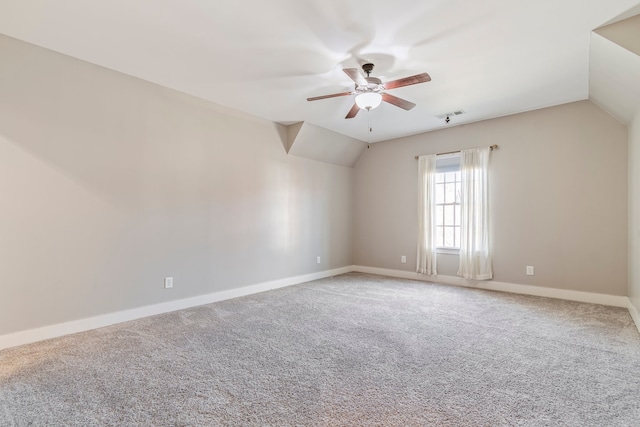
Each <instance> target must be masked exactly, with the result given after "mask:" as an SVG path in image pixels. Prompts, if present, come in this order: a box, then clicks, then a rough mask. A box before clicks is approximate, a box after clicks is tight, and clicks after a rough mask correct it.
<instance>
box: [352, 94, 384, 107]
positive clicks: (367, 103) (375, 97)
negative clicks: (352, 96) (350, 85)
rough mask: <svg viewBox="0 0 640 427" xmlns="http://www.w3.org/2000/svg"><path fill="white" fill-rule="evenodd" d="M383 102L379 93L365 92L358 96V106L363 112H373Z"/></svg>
mask: <svg viewBox="0 0 640 427" xmlns="http://www.w3.org/2000/svg"><path fill="white" fill-rule="evenodd" d="M381 102H382V95H380V94H379V93H378V92H365V93H361V94H360V95H358V96H356V104H358V107H360V108H361V109H363V110H367V111H369V110H373V109H374V108H376V107H378V106H379V105H380V103H381Z"/></svg>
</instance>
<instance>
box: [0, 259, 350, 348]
mask: <svg viewBox="0 0 640 427" xmlns="http://www.w3.org/2000/svg"><path fill="white" fill-rule="evenodd" d="M351 271H353V268H352V267H351V266H348V267H342V268H336V269H333V270H326V271H321V272H317V273H311V274H305V275H301V276H294V277H287V278H284V279H279V280H273V281H270V282H264V283H258V284H255V285H250V286H245V287H242V288H236V289H229V290H225V291H219V292H213V293H210V294H207V295H201V296H197V297H191V298H185V299H180V300H174V301H168V302H164V303H160V304H154V305H148V306H144V307H139V308H134V309H131V310H124V311H118V312H115V313H109V314H104V315H100V316H94V317H89V318H86V319H79V320H72V321H70V322H64V323H58V324H55V325H49V326H43V327H40V328H35V329H29V330H25V331H19V332H14V333H10V334H6V335H0V350H2V349H4V348H9V347H16V346H19V345H23V344H29V343H33V342H36V341H42V340H45V339H50V338H56V337H60V336H63V335H69V334H74V333H77V332H83V331H88V330H90V329H96V328H102V327H104V326H109V325H114V324H116V323H122V322H128V321H130V320H135V319H140V318H142V317H148V316H154V315H156V314H162V313H168V312H171V311H176V310H182V309H185V308H190V307H195V306H198V305H204V304H210V303H212V302H217V301H223V300H227V299H231V298H237V297H242V296H245V295H251V294H256V293H259V292H265V291H269V290H272V289H278V288H283V287H286V286H292V285H297V284H299V283H305V282H310V281H312V280H317V279H324V278H325V277H331V276H335V275H338V274H343V273H349V272H351Z"/></svg>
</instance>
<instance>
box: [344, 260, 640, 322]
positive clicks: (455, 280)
mask: <svg viewBox="0 0 640 427" xmlns="http://www.w3.org/2000/svg"><path fill="white" fill-rule="evenodd" d="M353 271H358V272H361V273H370V274H378V275H381V276H391V277H398V278H402V279H412V280H420V281H423V282H434V283H443V284H446V285H455V286H464V287H467V288H476V289H486V290H491V291H502V292H511V293H514V294H524V295H534V296H539V297H548V298H557V299H565V300H570V301H580V302H588V303H592V304H601V305H610V306H614V307H625V308H627V307H628V306H629V305H630V304H629V298H627V297H625V296H617V295H607V294H597V293H592V292H582V291H571V290H567V289H557V288H544V287H541V286H530V285H517V284H514V283H506V282H496V281H495V280H489V281H479V280H467V279H463V278H462V277H454V276H442V275H438V276H426V275H424V274H419V273H414V272H411V271H402V270H390V269H385V268H376V267H365V266H360V265H354V266H353ZM634 320H635V319H634ZM636 325H638V322H637V321H636Z"/></svg>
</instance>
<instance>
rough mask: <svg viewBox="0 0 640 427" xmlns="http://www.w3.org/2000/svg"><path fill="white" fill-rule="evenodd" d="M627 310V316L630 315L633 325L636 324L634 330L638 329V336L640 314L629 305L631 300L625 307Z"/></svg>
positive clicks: (639, 331)
mask: <svg viewBox="0 0 640 427" xmlns="http://www.w3.org/2000/svg"><path fill="white" fill-rule="evenodd" d="M627 308H628V309H629V314H630V315H631V318H632V319H633V323H635V324H636V328H638V333H639V334H640V312H639V311H638V309H637V308H636V307H635V306H634V305H633V304H632V303H631V300H629V305H628V306H627Z"/></svg>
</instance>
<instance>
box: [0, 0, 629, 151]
mask: <svg viewBox="0 0 640 427" xmlns="http://www.w3.org/2000/svg"><path fill="white" fill-rule="evenodd" d="M639 5H640V0H607V1H602V0H537V1H525V0H519V1H514V0H481V1H480V0H478V1H470V0H446V1H445V0H431V1H425V0H395V1H390V0H387V1H380V0H368V1H361V0H307V1H303V0H270V1H258V0H253V1H239V0H135V1H131V0H110V1H104V2H93V1H86V0H58V1H51V0H0V33H3V34H5V35H8V36H11V37H15V38H17V39H21V40H24V41H27V42H30V43H33V44H36V45H39V46H42V47H46V48H49V49H52V50H54V51H57V52H61V53H64V54H67V55H70V56H73V57H76V58H80V59H82V60H85V61H88V62H92V63H95V64H98V65H101V66H104V67H107V68H110V69H113V70H117V71H120V72H122V73H126V74H129V75H131V76H135V77H139V78H141V79H144V80H147V81H150V82H153V83H157V84H159V85H162V86H166V87H170V88H173V89H176V90H179V91H181V92H185V93H188V94H191V95H195V96H198V97H200V98H204V99H207V100H210V101H213V102H216V103H219V104H222V105H226V106H229V107H232V108H236V109H238V110H242V111H245V112H248V113H251V114H254V115H256V116H259V117H263V118H265V119H268V120H271V121H275V122H279V123H285V124H290V123H294V122H299V121H305V122H308V123H311V124H314V125H317V126H321V127H324V128H327V129H330V130H332V131H335V132H338V133H341V134H344V135H348V136H351V137H354V138H358V139H360V140H363V141H366V142H376V141H381V140H387V139H391V138H396V137H401V136H405V135H410V134H416V133H421V132H425V131H429V130H433V129H437V128H441V127H445V126H447V125H445V123H444V121H443V120H442V119H439V118H437V116H439V115H441V114H443V113H447V112H451V111H456V110H464V111H465V112H466V114H464V115H462V116H458V117H455V118H452V121H451V123H450V124H449V125H448V126H452V125H456V124H460V123H468V122H473V121H478V120H484V119H488V118H492V117H498V116H503V115H508V114H512V113H517V112H522V111H527V110H532V109H537V108H541V107H546V106H551V105H557V104H562V103H566V102H571V101H576V100H581V99H587V98H588V96H589V93H588V91H589V43H590V34H591V30H593V29H595V28H597V27H599V26H601V25H603V24H605V23H607V22H611V21H612V20H614V19H615V18H616V17H617V16H619V15H622V14H623V13H625V12H626V11H628V10H630V9H632V8H637V7H638V6H639ZM368 61H371V62H374V63H375V64H376V69H375V70H374V72H373V74H372V75H374V76H376V77H380V78H382V80H383V81H385V80H393V79H396V78H400V77H406V76H409V75H414V74H418V73H421V72H428V73H429V74H430V75H431V77H432V79H433V80H432V81H431V82H429V83H424V84H418V85H414V86H408V87H404V88H398V89H394V90H392V91H390V93H392V94H393V95H396V96H399V97H402V98H405V99H407V100H409V101H411V102H414V103H416V104H417V107H415V108H414V109H413V110H411V111H404V110H401V109H399V108H397V107H394V106H392V105H390V104H384V103H383V105H382V106H380V107H379V108H377V109H376V110H373V111H371V112H370V113H367V112H365V111H361V112H360V113H359V114H358V116H357V117H356V118H355V119H351V120H345V119H344V116H345V115H346V114H347V112H348V111H349V108H350V107H351V105H352V104H353V99H352V97H351V96H349V97H342V98H332V99H325V100H321V101H314V102H307V101H306V98H308V97H311V96H317V95H324V94H328V93H334V92H342V91H346V90H351V89H352V88H353V84H352V82H351V80H350V79H349V78H348V77H347V76H346V75H345V74H344V73H343V72H342V68H345V67H359V66H360V64H362V63H363V62H368ZM369 125H371V127H372V132H368V127H369Z"/></svg>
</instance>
